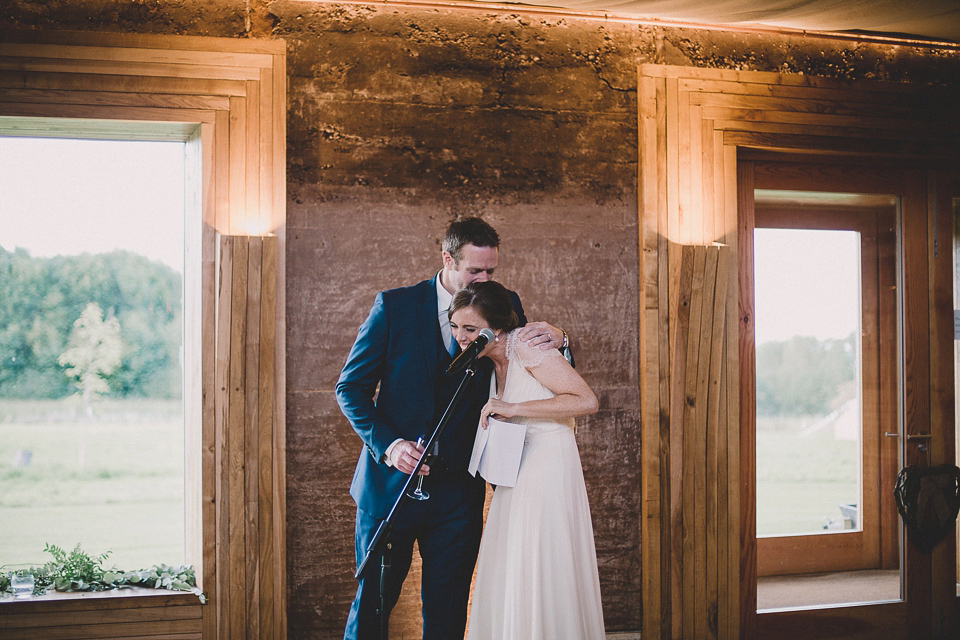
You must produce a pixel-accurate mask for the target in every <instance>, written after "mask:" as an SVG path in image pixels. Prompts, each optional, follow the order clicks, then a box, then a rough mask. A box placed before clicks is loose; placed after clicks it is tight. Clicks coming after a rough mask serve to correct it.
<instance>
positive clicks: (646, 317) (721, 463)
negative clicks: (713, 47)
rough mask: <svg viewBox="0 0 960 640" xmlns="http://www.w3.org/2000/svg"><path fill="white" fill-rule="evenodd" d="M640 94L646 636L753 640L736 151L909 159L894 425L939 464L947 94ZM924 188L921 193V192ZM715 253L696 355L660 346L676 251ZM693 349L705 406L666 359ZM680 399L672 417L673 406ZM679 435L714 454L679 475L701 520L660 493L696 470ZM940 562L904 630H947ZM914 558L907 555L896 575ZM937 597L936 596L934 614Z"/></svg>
mask: <svg viewBox="0 0 960 640" xmlns="http://www.w3.org/2000/svg"><path fill="white" fill-rule="evenodd" d="M638 86H639V101H638V108H639V156H640V157H639V181H640V189H639V194H638V195H639V216H640V229H641V233H640V243H641V246H640V251H639V254H640V256H641V270H640V274H641V276H640V277H641V282H640V287H641V290H642V291H643V295H642V297H641V313H640V336H641V338H640V345H641V363H642V366H641V398H642V419H643V452H642V480H643V483H642V485H643V486H642V491H643V503H642V504H643V536H642V569H643V577H642V584H643V605H644V620H643V634H644V637H645V638H670V637H693V635H695V631H697V630H705V633H704V635H703V636H698V637H705V638H739V637H744V638H753V637H756V632H757V617H758V616H757V614H756V591H755V588H756V581H755V579H753V578H751V577H750V576H753V575H754V573H755V568H756V556H755V551H756V550H755V531H754V530H753V529H754V522H755V514H754V513H753V506H752V501H751V498H752V495H751V493H750V492H751V485H752V482H749V481H748V479H749V478H751V477H752V472H753V469H752V456H753V455H754V451H753V450H752V449H751V445H750V442H749V441H742V437H743V435H744V434H743V433H742V431H741V428H742V427H743V425H744V424H750V425H751V426H752V424H753V422H752V416H751V411H752V409H751V408H750V403H749V402H743V398H744V397H745V395H744V394H745V392H749V391H750V389H749V386H750V384H749V381H745V380H744V379H742V378H741V368H740V364H741V361H742V360H743V359H744V358H752V357H753V354H752V352H751V351H750V349H749V347H745V346H744V345H743V344H742V343H741V341H740V339H739V336H740V332H741V330H742V329H743V327H745V326H747V325H749V324H750V323H751V322H752V315H751V314H750V313H749V309H742V308H740V306H739V305H740V301H741V300H740V296H739V291H740V290H741V288H742V287H744V286H748V285H749V282H744V281H743V278H744V277H745V271H744V270H743V269H740V268H739V266H738V263H739V260H740V250H741V249H742V243H744V242H748V241H749V240H747V239H746V238H747V236H746V234H745V233H744V232H745V231H746V229H747V228H750V226H749V225H750V222H751V221H750V220H749V217H750V213H751V212H749V211H743V210H738V197H737V194H738V190H745V191H746V190H750V193H751V194H752V185H751V184H745V183H743V182H741V181H739V180H738V158H737V154H738V151H739V150H740V149H755V150H761V151H763V150H765V151H769V152H776V153H784V152H803V153H819V154H822V155H824V156H826V157H830V158H834V159H836V158H843V157H856V158H860V159H862V158H885V159H899V160H901V161H904V162H912V163H914V167H913V168H912V169H911V171H913V174H912V178H911V181H912V183H913V184H917V185H920V188H919V190H917V191H916V192H911V193H909V194H907V195H906V196H905V197H906V198H907V199H908V200H909V201H910V202H912V203H913V204H912V205H911V208H916V209H917V210H919V211H926V212H927V215H926V218H925V219H924V220H919V221H917V222H918V224H917V225H916V226H914V227H911V228H910V232H909V233H908V234H905V236H904V238H903V243H902V244H903V246H902V250H903V251H904V252H906V253H907V254H909V255H910V256H914V258H911V259H910V260H909V261H908V262H907V267H908V272H909V273H908V277H909V278H910V281H911V282H917V283H920V282H922V283H924V286H923V287H922V290H921V288H919V287H912V288H911V291H910V292H906V295H905V298H904V309H905V321H904V325H905V327H906V328H907V331H906V333H907V335H908V337H907V339H906V340H905V341H904V350H905V352H906V360H905V362H906V366H907V368H908V371H907V373H908V374H909V375H911V376H913V380H914V382H913V383H912V384H911V390H908V391H907V393H906V395H905V405H904V406H905V409H906V414H907V416H908V419H907V421H906V425H905V426H906V427H907V433H919V432H921V431H922V430H925V429H926V428H927V425H930V424H933V425H935V429H934V432H933V433H934V437H933V439H932V442H931V450H930V451H931V456H930V458H931V460H930V463H931V464H937V463H940V462H946V461H952V460H953V448H952V447H953V425H954V418H953V403H954V400H953V357H952V356H953V349H952V340H953V326H952V323H953V314H952V304H953V284H952V282H953V280H952V278H953V274H952V259H950V260H942V259H935V258H934V257H933V251H932V248H933V245H934V242H935V241H936V243H937V244H938V245H939V247H951V246H952V225H951V224H947V223H946V221H942V222H941V223H940V224H939V225H934V224H933V219H934V217H935V216H934V210H935V209H937V207H934V206H933V203H938V207H939V210H940V211H941V214H940V216H941V218H942V219H944V220H945V216H946V213H945V212H947V211H949V210H950V209H949V204H946V205H943V204H942V201H943V200H945V199H947V198H948V194H946V193H945V189H940V190H936V187H937V186H938V185H940V184H941V182H942V181H943V180H945V179H946V178H943V180H942V179H941V171H940V170H939V169H938V167H942V166H944V165H945V163H950V164H951V166H953V167H955V166H957V165H958V164H960V157H958V149H960V128H958V123H960V113H958V106H957V104H956V102H955V101H954V100H951V99H950V97H949V91H948V90H947V89H941V88H936V87H918V86H913V85H907V84H894V83H880V82H866V81H864V82H845V81H841V80H836V79H827V78H815V77H810V76H799V75H791V74H778V73H766V72H743V71H729V70H716V69H696V68H689V67H673V66H660V65H642V66H641V67H640V68H639V80H638ZM933 191H936V198H932V197H928V195H929V194H930V193H932V192H933ZM947 202H949V201H948V200H947ZM714 243H718V244H720V245H723V246H725V247H727V250H728V251H729V252H730V253H731V255H732V259H731V260H729V261H728V266H727V267H726V268H728V269H730V271H729V272H728V273H727V274H726V279H725V281H726V282H727V283H728V286H727V287H726V289H725V290H724V292H723V298H722V302H723V305H722V310H721V313H720V315H721V316H722V317H724V319H725V323H724V329H723V330H722V331H717V330H716V327H714V331H713V333H712V334H711V335H710V336H709V338H706V343H703V336H701V338H702V339H701V341H700V342H696V343H695V342H694V341H692V340H686V341H680V340H675V338H676V336H677V334H678V331H679V329H681V328H682V327H683V323H682V321H683V314H682V313H681V312H686V310H687V308H688V307H685V306H684V299H681V298H680V297H679V295H680V293H681V292H682V291H684V289H683V288H682V287H680V286H678V285H677V283H680V282H682V281H683V277H682V276H683V273H684V272H683V271H682V267H683V265H684V264H685V262H684V260H683V252H684V246H685V245H697V246H710V245H713V244H714ZM942 251H943V252H946V251H947V250H946V249H943V250H942ZM686 321H687V322H689V317H687V319H686ZM691 347H695V348H696V350H697V351H696V352H693V351H691ZM705 348H707V349H709V350H710V353H722V354H723V358H722V362H721V363H720V364H719V372H720V373H719V375H718V376H717V378H716V379H715V387H714V386H713V384H711V385H708V386H707V387H705V389H707V391H708V392H712V393H708V395H707V396H706V397H705V396H701V395H699V394H698V393H694V394H684V393H683V389H684V386H683V385H682V384H681V382H680V380H678V379H677V376H676V375H675V370H677V369H676V367H675V366H674V365H675V363H677V362H681V361H690V359H691V357H692V358H695V357H696V355H697V354H698V353H700V352H703V350H704V349H705ZM945 354H946V355H945ZM947 356H949V357H947ZM677 371H678V370H677ZM712 382H713V380H711V383H712ZM694 388H696V387H694ZM678 396H679V397H680V398H682V399H683V400H684V404H685V405H686V406H684V405H683V404H679V405H678V404H677V403H675V402H674V403H671V398H674V397H678ZM747 397H752V396H747ZM713 398H717V399H719V410H718V411H710V410H707V409H711V408H712V407H711V406H710V405H709V403H710V400H711V399H713ZM704 405H707V406H704ZM691 408H692V411H693V412H694V413H697V412H699V411H703V415H704V419H703V421H702V422H696V421H694V422H691V423H689V424H688V423H686V422H684V417H685V415H687V414H689V413H691ZM948 409H949V410H948ZM687 428H690V429H692V430H693V431H692V434H693V435H694V437H697V436H702V437H704V438H705V439H707V440H706V441H707V442H712V443H714V448H713V449H712V450H709V451H708V464H707V466H706V475H705V476H702V477H700V478H701V479H699V480H698V476H696V475H694V476H691V477H693V478H694V481H695V487H697V486H700V484H699V483H702V484H703V485H704V486H706V487H707V492H706V496H707V500H708V501H709V500H713V502H712V503H709V504H708V507H710V508H709V509H707V510H706V512H705V513H704V514H698V512H697V511H696V509H695V508H694V509H693V510H692V511H690V508H691V505H690V504H688V503H689V502H690V501H691V499H692V500H694V507H695V505H696V504H697V503H696V500H697V499H699V498H697V496H698V495H699V494H697V493H694V494H693V496H694V497H693V498H691V497H690V496H688V495H685V494H684V493H683V492H682V491H681V492H678V491H675V490H672V489H673V488H674V486H675V484H676V483H682V482H683V480H684V477H685V473H689V471H688V469H687V467H690V466H693V465H695V464H696V461H697V460H696V459H695V458H692V457H690V456H689V455H687V454H686V453H685V450H684V449H683V444H682V441H678V440H677V439H676V438H674V437H672V436H673V435H675V434H677V433H684V432H685V431H684V430H685V429H687ZM741 445H743V446H741ZM708 447H709V445H708ZM710 461H713V462H710ZM711 487H712V488H713V489H714V490H713V491H711V490H710V489H711ZM714 496H716V497H714ZM685 508H686V509H687V511H685ZM690 513H693V514H694V515H693V517H690V516H689V515H688V514H690ZM954 553H955V551H954V544H952V543H951V544H947V543H944V544H941V545H940V546H939V547H938V548H937V549H936V550H935V551H934V554H933V556H932V564H933V566H947V567H949V568H950V569H951V572H949V573H948V572H946V571H941V570H934V571H931V570H927V571H926V572H923V571H910V572H909V574H908V575H909V576H910V578H909V579H910V580H911V582H915V584H911V585H909V588H910V589H913V591H911V593H915V594H917V595H918V596H920V597H922V600H921V599H920V598H918V601H922V602H929V603H930V607H929V608H924V609H923V610H917V611H915V612H912V615H913V616H914V618H912V619H911V621H910V624H911V628H913V629H917V630H922V629H930V630H932V629H935V628H936V627H937V624H940V623H938V622H937V623H935V621H934V619H935V618H937V619H938V620H939V617H940V614H941V612H942V613H943V616H944V620H945V621H946V622H945V623H944V624H946V625H955V619H956V618H955V611H954V608H953V606H950V605H952V603H953V602H954V601H955V596H954V595H952V590H953V586H954V583H955V576H954V575H953V573H955V572H953V567H954V558H955V555H954ZM928 563H929V560H928ZM920 564H922V559H920V558H913V557H912V555H911V554H908V558H907V566H908V567H911V566H912V567H914V568H917V567H918V566H919V565H920ZM691 566H692V569H691V568H690V567H691ZM741 576H747V578H745V579H741ZM688 577H689V578H688ZM924 592H925V593H926V594H927V595H926V596H925V597H924V596H923V593H924ZM945 594H951V595H950V596H949V602H947V596H946V595H945ZM691 603H692V604H691ZM688 611H693V612H694V613H693V614H692V615H686V612H688ZM848 611H849V609H848ZM897 615H902V612H901V613H899V614H897Z"/></svg>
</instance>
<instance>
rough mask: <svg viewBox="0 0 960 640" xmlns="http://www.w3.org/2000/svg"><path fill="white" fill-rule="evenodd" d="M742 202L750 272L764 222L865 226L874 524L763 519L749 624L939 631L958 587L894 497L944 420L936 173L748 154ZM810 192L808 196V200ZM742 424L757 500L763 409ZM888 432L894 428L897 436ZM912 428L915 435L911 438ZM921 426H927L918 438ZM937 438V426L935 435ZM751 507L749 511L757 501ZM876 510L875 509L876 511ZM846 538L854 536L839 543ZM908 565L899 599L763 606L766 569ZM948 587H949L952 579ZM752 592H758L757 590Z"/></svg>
mask: <svg viewBox="0 0 960 640" xmlns="http://www.w3.org/2000/svg"><path fill="white" fill-rule="evenodd" d="M738 173H739V180H740V185H739V187H740V188H739V194H740V196H739V207H740V216H741V220H742V225H741V235H740V247H741V256H740V259H741V262H740V269H741V282H745V280H744V278H745V277H746V280H752V278H753V275H754V274H753V267H754V261H753V257H754V244H753V232H754V230H755V229H756V228H757V227H763V226H764V225H768V226H792V227H795V228H802V227H812V228H845V229H857V230H859V232H860V234H861V237H862V244H861V253H862V256H861V257H862V273H863V274H864V276H865V277H864V278H863V281H862V286H863V300H864V303H863V309H862V311H863V332H864V334H863V356H862V357H863V377H862V391H863V425H864V426H863V443H864V447H863V452H862V456H863V457H862V461H863V463H862V464H863V470H864V479H865V480H864V490H863V512H864V515H865V518H867V519H870V520H871V521H872V522H874V523H875V526H873V525H871V526H870V527H866V526H865V527H864V528H863V530H862V531H860V532H858V533H856V534H851V535H845V537H841V536H844V534H841V536H835V537H830V536H823V535H812V536H804V538H805V539H800V538H789V537H788V538H783V539H780V540H777V541H770V540H764V539H760V540H758V539H757V536H756V529H755V520H754V522H752V523H751V522H749V518H748V520H746V521H745V528H748V529H749V527H750V526H751V525H752V526H754V530H753V532H752V536H751V535H748V536H747V554H746V556H745V557H750V555H751V553H750V549H749V547H750V546H752V547H753V549H752V553H753V554H755V555H754V557H755V558H756V560H757V561H756V562H754V563H747V564H746V565H744V567H745V570H746V573H747V574H752V575H744V576H743V580H744V581H745V582H746V584H747V589H746V590H745V592H746V593H748V594H750V595H751V596H752V597H748V598H746V599H745V600H746V602H745V603H744V604H745V606H746V607H749V608H751V610H750V611H747V612H745V615H746V616H747V618H746V619H745V624H744V628H745V629H746V630H748V631H749V633H750V637H756V638H777V639H778V640H786V639H789V638H797V639H800V638H811V637H817V638H851V639H852V638H863V639H866V638H870V639H871V640H877V639H884V638H889V639H891V640H906V639H908V638H918V637H938V636H937V635H936V631H935V629H934V627H935V624H934V616H933V615H931V608H932V606H933V605H932V603H933V602H936V601H938V600H942V599H944V598H946V595H947V594H937V593H933V591H934V590H935V589H933V588H932V587H933V586H934V585H933V582H932V581H931V579H930V576H931V559H930V556H925V555H922V554H920V553H918V552H916V551H915V550H914V549H913V548H912V547H911V546H909V545H907V544H905V543H904V542H903V539H904V534H903V531H902V527H901V526H900V522H899V518H898V517H897V516H896V514H895V512H894V511H893V507H892V499H891V498H892V496H891V491H892V486H893V482H894V479H895V475H896V473H897V471H898V470H899V468H900V467H901V466H903V465H905V464H921V465H926V464H929V460H928V459H927V456H928V454H929V452H928V451H927V450H926V447H925V446H922V445H921V443H923V442H927V441H928V440H927V438H929V434H931V432H932V431H935V430H937V429H938V426H937V425H933V426H931V410H932V408H931V405H930V398H931V383H932V380H931V378H932V374H931V371H932V370H933V369H934V368H935V367H934V364H932V363H933V361H935V360H936V359H937V356H936V354H935V353H932V352H931V347H932V341H933V340H934V339H935V336H932V335H931V327H933V326H935V325H934V318H933V316H935V315H937V310H936V308H935V307H934V303H933V302H932V297H933V296H934V293H933V292H932V290H931V282H932V281H933V278H934V275H933V274H934V273H936V272H939V266H938V265H936V264H934V263H932V262H931V256H930V251H929V249H930V248H931V247H930V245H931V244H932V243H931V242H930V238H931V237H932V236H935V235H936V234H937V233H938V232H937V230H936V229H931V228H930V219H929V218H930V216H929V209H928V204H927V203H928V198H927V196H928V172H927V171H925V170H923V169H922V168H918V167H904V166H897V165H896V164H893V163H885V164H884V163H876V164H872V165H870V164H866V163H864V162H857V161H842V160H841V161H831V162H830V163H827V162H811V161H810V158H809V157H807V158H803V157H798V156H786V155H777V154H768V153H764V152H754V153H751V154H750V155H747V154H743V155H741V158H740V162H739V168H738ZM762 190H779V191H784V192H790V191H796V192H797V193H799V194H801V195H802V194H804V193H809V192H819V193H827V194H837V198H835V199H834V200H835V201H834V202H833V203H831V204H830V205H828V206H820V207H817V206H811V205H810V204H809V203H808V204H807V205H789V204H780V205H771V204H769V203H763V202H760V203H759V204H758V203H757V201H756V198H755V196H756V194H757V193H758V192H760V191H762ZM852 194H859V196H860V197H862V199H863V200H865V201H868V200H869V196H871V195H881V196H889V197H891V198H893V202H895V206H894V207H893V208H888V207H881V208H879V209H878V208H875V207H874V208H871V206H836V205H837V203H838V202H840V201H842V200H843V197H841V196H845V195H846V196H850V197H851V198H852V199H853V200H854V201H856V199H857V197H855V196H853V195H852ZM801 200H802V198H801ZM739 295H740V305H741V311H742V312H743V313H742V315H743V317H752V314H753V313H754V312H755V306H754V303H755V301H754V300H753V287H752V286H742V287H741V290H740V292H739ZM752 327H753V323H752V322H745V323H743V324H742V330H741V336H740V340H741V354H742V358H741V398H742V400H741V402H742V404H747V403H749V402H754V403H755V400H756V392H757V389H756V380H755V375H756V369H755V362H756V361H755V356H756V353H755V351H754V342H753V340H754V335H753V328H752ZM743 415H745V416H746V422H750V423H751V424H750V426H747V425H741V426H742V430H741V434H742V436H741V437H742V442H741V445H742V447H743V451H744V452H745V454H746V455H744V456H743V457H742V458H741V459H742V460H743V461H744V464H743V466H744V467H745V468H744V469H743V473H744V478H745V480H747V482H748V484H749V485H750V486H749V487H748V489H747V491H746V492H745V499H747V500H751V501H753V502H752V504H753V505H755V504H756V503H755V499H756V480H755V477H756V466H755V465H756V460H755V458H752V457H751V456H753V455H754V452H755V450H756V440H755V438H756V434H755V425H756V411H755V409H754V410H753V411H745V412H744V413H743ZM885 434H891V435H890V436H886V435H885ZM904 436H906V437H904ZM916 436H926V438H925V437H921V438H917V437H916ZM935 437H936V436H935ZM748 511H749V510H748ZM871 513H873V514H874V515H873V517H872V518H871V516H870V514H871ZM838 540H843V541H844V542H843V543H842V544H841V543H838V542H837V541H838ZM891 565H892V566H898V567H900V585H901V589H900V590H899V594H897V596H898V597H895V598H891V599H888V600H886V601H884V602H849V603H846V604H844V605H842V606H838V605H833V606H809V607H803V608H795V609H792V610H772V611H761V612H757V611H756V595H755V594H756V584H757V577H758V574H762V573H764V572H780V573H790V572H804V573H806V572H816V571H835V570H843V569H852V568H864V567H877V568H880V567H884V566H891ZM941 582H943V585H947V584H948V583H946V582H945V581H941ZM751 590H752V594H751Z"/></svg>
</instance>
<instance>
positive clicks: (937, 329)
mask: <svg viewBox="0 0 960 640" xmlns="http://www.w3.org/2000/svg"><path fill="white" fill-rule="evenodd" d="M946 175H947V172H946V171H943V170H937V169H930V170H928V171H927V194H926V195H927V198H926V200H927V218H928V223H927V226H928V229H929V240H928V246H927V259H928V272H929V285H928V286H929V290H930V291H931V296H930V333H929V335H930V344H929V347H928V349H929V353H930V423H931V424H932V425H941V426H942V427H944V428H940V429H930V431H931V432H932V433H933V438H931V441H930V461H931V464H934V465H939V464H954V463H955V456H954V447H955V441H954V439H955V433H956V424H955V422H954V414H955V411H956V408H955V401H954V397H955V389H956V382H955V380H954V371H953V358H952V357H951V355H952V351H953V343H954V327H953V323H952V322H951V320H952V316H953V308H954V306H953V263H954V256H953V253H952V251H951V248H952V243H953V237H952V229H953V215H952V211H951V209H952V206H951V205H952V202H951V198H950V191H951V190H950V184H949V182H948V181H947V180H946V179H945V178H946ZM947 425H951V426H952V427H953V428H946V426H947ZM951 537H952V536H951ZM930 564H931V568H932V576H931V583H932V585H931V586H932V597H933V601H932V603H931V611H930V614H931V626H932V629H933V632H934V634H935V635H938V636H941V637H942V636H944V635H946V630H947V629H956V628H957V627H956V626H955V624H956V617H957V611H956V609H957V606H956V584H957V573H956V570H955V566H956V546H955V545H950V544H939V545H937V546H936V547H934V550H933V554H932V559H931V563H930Z"/></svg>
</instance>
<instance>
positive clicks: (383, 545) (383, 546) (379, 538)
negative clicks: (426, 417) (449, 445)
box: [353, 354, 479, 640]
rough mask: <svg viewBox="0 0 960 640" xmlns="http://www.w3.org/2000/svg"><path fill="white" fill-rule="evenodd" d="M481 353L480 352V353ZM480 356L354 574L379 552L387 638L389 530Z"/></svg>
mask: <svg viewBox="0 0 960 640" xmlns="http://www.w3.org/2000/svg"><path fill="white" fill-rule="evenodd" d="M477 355H478V356H479V354H477ZM477 359H478V358H477V357H476V356H475V357H474V358H473V360H472V361H471V362H469V363H468V364H467V366H466V369H465V371H464V376H463V380H461V381H460V386H458V387H457V390H456V391H455V392H454V394H453V397H452V398H450V402H449V403H448V404H447V408H446V409H445V410H444V412H443V416H441V418H440V422H438V423H437V426H436V427H434V429H433V433H431V434H430V438H429V439H428V440H427V443H426V444H425V445H424V446H423V452H422V453H421V454H420V458H419V459H418V460H417V464H416V466H415V467H414V468H413V473H411V474H410V475H409V476H407V481H406V482H404V483H403V488H402V489H401V490H400V495H399V496H397V500H396V502H394V503H393V506H392V507H390V512H389V513H388V514H387V517H386V518H385V519H384V520H383V521H382V522H381V523H380V526H379V527H377V531H376V533H374V534H373V539H372V540H371V541H370V544H369V545H367V551H366V555H365V556H364V558H363V561H362V562H361V563H360V566H359V567H357V571H356V573H354V574H353V577H354V578H357V579H359V578H361V577H362V576H363V575H364V573H365V572H366V570H367V565H368V564H369V563H370V560H371V559H372V558H374V557H376V555H377V553H380V554H381V555H380V610H379V611H378V612H377V613H378V614H379V615H380V637H381V638H382V639H383V640H388V636H389V629H390V612H389V611H387V606H386V605H387V602H386V581H387V576H388V575H389V573H390V557H389V552H390V549H391V546H392V545H391V544H390V542H389V539H390V534H391V533H392V532H393V526H394V525H393V522H394V519H395V516H396V515H397V512H398V511H399V510H400V506H401V505H402V504H403V502H404V499H405V498H406V497H407V490H408V489H409V488H410V485H411V483H412V482H413V480H414V478H416V477H417V473H418V472H419V471H420V468H421V467H422V466H423V463H424V460H426V458H427V456H428V455H429V452H430V450H431V448H432V447H433V445H434V443H435V442H436V441H437V438H439V437H440V434H441V433H443V430H444V429H445V428H446V426H447V423H448V422H450V418H451V417H452V416H453V412H454V411H456V409H457V407H458V406H459V405H460V401H461V400H462V395H463V390H464V389H465V388H466V386H467V382H468V381H469V380H471V379H472V378H473V376H474V374H476V369H475V365H476V362H477Z"/></svg>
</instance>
